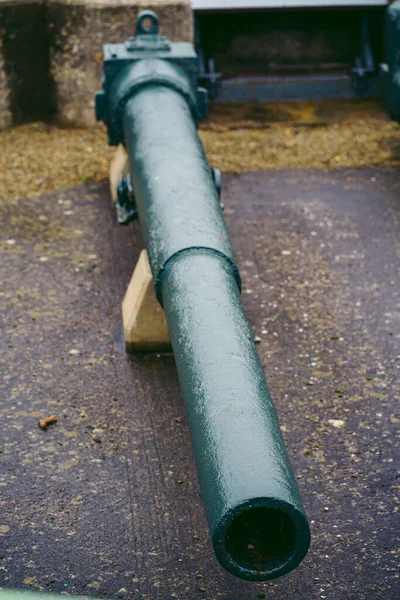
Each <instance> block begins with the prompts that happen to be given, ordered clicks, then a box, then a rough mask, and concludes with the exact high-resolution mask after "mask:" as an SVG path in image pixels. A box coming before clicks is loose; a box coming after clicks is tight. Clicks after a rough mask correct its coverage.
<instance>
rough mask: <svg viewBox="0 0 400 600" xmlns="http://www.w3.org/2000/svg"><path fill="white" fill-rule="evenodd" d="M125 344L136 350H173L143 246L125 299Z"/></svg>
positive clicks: (123, 310) (128, 348)
mask: <svg viewBox="0 0 400 600" xmlns="http://www.w3.org/2000/svg"><path fill="white" fill-rule="evenodd" d="M122 319H123V323H124V335H125V347H126V351H127V352H129V353H133V352H157V351H158V352H171V342H170V339H169V333H168V326H167V320H166V318H165V313H164V311H163V309H162V308H161V306H160V304H159V302H158V300H157V298H156V293H155V289H154V284H153V277H152V274H151V270H150V265H149V259H148V257H147V252H146V250H142V252H141V253H140V257H139V260H138V262H137V264H136V267H135V270H134V272H133V275H132V279H131V281H130V283H129V285H128V289H127V291H126V294H125V298H124V300H123V302H122Z"/></svg>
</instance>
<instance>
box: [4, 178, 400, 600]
mask: <svg viewBox="0 0 400 600" xmlns="http://www.w3.org/2000/svg"><path fill="white" fill-rule="evenodd" d="M399 193H400V175H399V173H398V172H397V171H394V170H392V171H390V170H383V169H381V170H378V169H361V170H335V171H330V172H328V171H326V172H324V171H299V170H297V171H295V170H293V171H274V172H265V173H257V174H244V175H226V176H224V202H225V206H226V211H225V215H226V219H227V223H228V228H229V230H230V232H231V235H232V239H233V244H234V247H235V250H236V253H237V258H238V262H239V266H240V268H241V273H242V277H243V281H244V289H243V299H244V303H245V306H246V310H247V313H248V316H249V319H250V322H251V324H252V326H253V328H254V333H255V335H256V336H259V337H260V338H261V342H260V343H259V345H258V349H259V352H260V356H261V359H262V362H263V365H264V367H265V372H266V375H267V379H268V381H269V384H270V387H271V391H272V395H273V398H274V402H275V406H276V408H277V411H278V415H279V418H280V423H281V426H282V430H283V432H284V436H285V438H286V440H287V445H288V450H289V454H290V456H291V458H292V461H293V465H294V468H295V472H296V474H297V477H298V482H299V486H300V489H301V492H302V495H303V499H304V503H305V507H306V510H307V512H308V515H309V518H310V521H311V529H312V546H311V549H310V552H309V554H308V556H307V558H306V559H305V560H304V562H303V563H302V565H301V566H300V567H299V568H298V569H297V570H296V571H295V572H293V573H291V574H290V575H287V576H285V577H284V578H282V579H281V580H278V581H274V582H270V583H268V584H253V583H248V582H243V581H240V580H237V579H235V578H233V577H232V576H230V575H229V574H227V573H225V572H224V571H223V570H222V569H221V568H220V567H219V565H218V563H217V561H216V559H215V558H214V556H213V552H212V548H211V544H210V540H209V538H208V533H207V526H206V521H205V517H204V514H203V507H202V503H201V498H200V493H199V488H198V482H197V477H196V472H195V467H194V461H193V458H192V454H191V448H190V438H189V433H188V430H187V426H186V422H185V416H184V409H183V406H182V401H181V398H180V395H179V387H178V381H177V376H176V371H175V367H174V361H173V357H172V356H169V355H162V356H160V355H147V356H146V355H143V356H132V357H127V356H126V355H125V352H124V345H123V338H122V328H121V317H120V302H121V300H122V297H123V294H124V291H125V288H126V285H127V283H128V281H129V278H130V275H131V272H132V269H133V267H134V264H135V261H136V259H137V257H138V254H139V251H140V249H141V247H142V242H141V239H140V233H139V226H138V224H134V225H132V226H130V227H128V228H125V229H124V228H120V227H119V226H118V225H117V224H116V222H115V218H114V216H113V214H112V211H111V208H110V200H109V194H108V189H107V185H106V184H92V185H87V186H82V187H80V188H75V189H72V190H68V191H62V192H57V193H54V194H51V195H47V196H45V197H41V198H39V197H38V198H33V199H30V200H29V201H23V200H20V201H18V202H15V203H13V204H9V205H7V206H2V207H1V208H2V211H3V222H4V224H5V227H3V241H2V242H1V248H2V250H3V255H4V258H3V260H2V265H1V270H2V280H3V281H2V289H3V291H2V295H3V306H4V307H5V317H6V318H5V320H4V321H3V324H2V336H1V341H2V345H3V354H2V356H3V361H4V376H3V379H2V383H1V397H0V417H1V418H0V435H1V437H0V586H4V587H5V588H11V587H13V588H17V587H20V588H21V587H22V588H30V589H36V590H47V591H53V592H64V593H71V594H78V593H79V594H84V595H90V596H97V597H108V598H122V599H130V598H132V599H136V598H138V599H139V598H147V599H149V600H150V599H152V600H164V599H169V598H178V599H186V598H188V599H189V598H190V599H192V598H204V599H207V600H213V599H217V598H218V599H219V598H222V599H226V600H247V599H256V598H264V597H266V598H273V599H275V600H284V599H285V600H286V599H288V598H290V599H291V600H305V599H307V600H320V599H321V600H325V599H326V600H363V599H365V600H367V599H368V600H372V599H379V600H394V599H395V598H398V597H400V585H399V580H398V578H397V577H398V558H399V552H398V550H399V544H398V538H396V531H397V532H398V505H396V463H395V433H396V430H398V424H399V422H400V421H399V419H400V415H399V412H398V408H399V402H398V400H399V387H398V385H397V388H396V382H398V378H399V372H400V371H399V368H400V322H399V321H400V310H399V309H400V275H399V254H400V242H399V240H400V237H399V236H400V200H399ZM396 411H397V413H396ZM51 414H56V415H57V416H58V423H57V424H56V425H54V426H51V427H49V428H48V429H47V430H46V431H42V430H40V429H39V428H38V425H37V421H38V418H39V417H45V416H49V415H51ZM397 481H398V480H397ZM397 490H398V484H397Z"/></svg>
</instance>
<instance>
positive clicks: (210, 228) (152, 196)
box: [124, 67, 240, 303]
mask: <svg viewBox="0 0 400 600" xmlns="http://www.w3.org/2000/svg"><path fill="white" fill-rule="evenodd" d="M133 68H135V67H133ZM130 74H131V72H130V71H127V76H130ZM124 130H125V143H126V147H127V150H128V154H129V157H130V162H131V166H132V168H131V173H132V181H133V187H134V190H135V198H136V205H137V208H138V211H139V217H140V222H141V226H142V230H143V233H144V237H145V242H146V247H147V251H148V254H149V261H150V265H151V268H152V272H153V278H154V281H155V286H156V291H157V296H158V298H159V300H160V302H161V303H162V302H163V300H162V295H161V293H160V285H161V279H162V275H163V272H164V270H165V268H166V266H167V265H168V263H169V261H170V260H173V259H176V257H177V255H179V254H180V253H181V252H185V251H186V252H187V251H188V249H190V248H194V249H197V248H208V249H209V251H212V252H215V253H217V254H219V255H221V257H222V258H223V260H225V261H227V262H228V263H229V264H230V266H231V270H232V273H233V275H234V277H235V279H236V281H237V283H238V285H240V277H239V272H238V270H237V267H236V262H235V258H234V255H233V250H232V246H231V243H230V240H229V234H228V232H227V229H226V225H225V221H224V219H223V216H222V211H221V207H220V203H219V196H218V191H217V189H216V186H215V184H214V181H213V176H212V172H211V170H210V167H209V165H208V162H207V159H206V156H205V154H204V150H203V147H202V145H201V142H200V139H199V136H198V135H197V131H196V126H195V123H194V121H193V117H192V112H191V110H190V104H189V103H188V101H187V99H186V97H185V95H184V94H183V93H180V92H179V91H177V90H175V89H172V88H170V87H166V86H164V85H159V84H158V83H155V84H153V85H146V86H144V87H143V88H141V89H139V90H138V92H137V93H135V94H134V95H133V96H132V98H131V99H130V100H129V101H128V102H127V104H126V106H125V116H124ZM149 140H151V142H150V143H149Z"/></svg>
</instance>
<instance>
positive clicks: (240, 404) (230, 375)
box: [162, 250, 310, 580]
mask: <svg viewBox="0 0 400 600" xmlns="http://www.w3.org/2000/svg"><path fill="white" fill-rule="evenodd" d="M162 297H163V300H164V307H165V313H166V316H167V321H168V327H169V331H170V337H171V344H172V347H173V350H174V356H175V361H176V366H177V370H178V374H179V381H180V385H181V392H182V396H183V399H184V402H185V408H186V413H187V418H188V422H189V427H190V432H191V439H192V444H193V451H194V456H195V460H196V465H197V470H198V474H199V479H200V486H201V489H202V495H203V501H204V504H205V508H206V513H207V517H208V522H209V527H210V532H211V537H212V540H213V545H214V549H215V552H216V554H217V557H218V559H219V561H220V562H221V564H222V565H223V566H224V567H225V568H226V569H228V570H229V571H231V572H232V573H234V574H235V575H239V576H241V577H243V578H245V579H254V580H256V579H258V580H265V579H269V578H271V579H272V578H273V577H276V576H278V575H283V574H284V573H286V572H288V571H290V570H292V569H293V568H295V567H296V566H297V565H298V564H299V563H300V561H301V560H302V559H303V558H304V555H305V554H306V552H307V550H308V546H309V537H310V534H309V526H308V522H307V518H306V516H305V514H304V509H303V506H302V503H301V499H300V496H299V493H298V490H297V486H296V483H295V480H294V477H293V472H292V468H291V465H290V463H289V459H288V457H287V454H286V450H285V447H284V442H283V438H282V434H281V431H280V429H279V424H278V420H277V416H276V412H275V409H274V407H273V404H272V401H271V397H270V394H269V390H268V388H267V384H266V381H265V375H264V372H263V369H262V365H261V363H260V359H259V357H258V354H257V351H256V347H255V343H254V340H253V333H252V331H251V328H250V326H249V323H248V321H247V319H246V316H245V314H244V310H243V305H242V302H241V299H240V294H239V290H238V287H237V284H236V281H235V279H234V277H233V276H232V270H231V269H230V268H229V265H228V264H227V263H226V262H225V261H224V260H223V259H221V257H220V256H217V255H215V254H212V253H210V252H209V251H207V250H198V251H196V250H192V251H190V252H186V253H183V254H181V255H180V256H179V257H177V259H176V260H174V261H173V262H172V264H171V266H170V267H169V268H168V270H167V272H166V274H165V276H164V278H163V284H162ZM267 507H268V508H270V509H272V510H271V512H270V513H268V511H265V510H255V511H254V509H262V508H264V509H265V508H267ZM252 509H253V510H252ZM280 511H282V512H280ZM250 514H252V515H255V517H256V518H255V521H257V523H256V524H254V525H253V526H250V525H249V524H248V523H247V522H246V525H245V526H244V527H243V528H242V529H241V530H240V531H239V532H238V533H237V534H236V535H235V533H234V529H233V527H234V523H235V522H237V520H238V519H240V518H242V519H246V516H247V515H250ZM269 514H270V515H271V517H273V520H274V521H275V523H276V522H278V523H279V520H280V516H283V515H288V516H289V519H290V520H291V522H292V523H293V526H292V523H289V524H288V526H287V527H285V526H284V525H283V524H282V527H280V528H278V529H276V528H275V527H274V526H273V524H272V523H271V522H269V523H268V524H267V523H266V521H267V517H268V515H269ZM240 515H242V517H240ZM283 518H285V517H283ZM268 525H269V527H268ZM289 529H290V531H289ZM294 530H295V531H294Z"/></svg>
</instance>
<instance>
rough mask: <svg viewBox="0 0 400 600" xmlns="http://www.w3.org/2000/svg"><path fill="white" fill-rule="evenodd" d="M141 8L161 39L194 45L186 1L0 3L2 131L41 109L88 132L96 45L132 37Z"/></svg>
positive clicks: (98, 67) (97, 64) (97, 72)
mask: <svg viewBox="0 0 400 600" xmlns="http://www.w3.org/2000/svg"><path fill="white" fill-rule="evenodd" d="M146 8H148V9H152V10H154V11H155V12H156V13H157V15H158V17H159V20H160V29H161V33H162V34H164V35H166V36H167V37H169V38H170V39H171V40H173V41H192V39H193V14H192V10H191V7H190V0H148V1H146V0H0V23H2V25H0V127H2V128H3V127H7V126H8V125H10V124H11V123H17V122H20V121H22V120H29V119H35V118H42V116H43V115H41V114H40V110H39V109H42V112H46V113H47V115H48V116H51V115H52V113H53V118H54V119H55V120H56V121H57V122H58V123H59V124H60V125H63V126H68V127H88V126H91V125H94V123H95V117H94V93H95V91H96V90H97V89H99V88H100V87H101V71H102V54H101V48H102V45H103V44H104V43H113V42H121V41H123V40H125V39H126V38H128V37H129V36H131V35H133V33H134V28H135V22H136V16H137V14H138V12H139V11H140V10H143V9H146ZM42 38H43V39H42ZM14 41H15V43H13V42H14ZM42 41H43V43H42ZM44 48H45V50H44ZM6 49H7V52H6V51H5V50H6ZM27 49H28V51H26V50H27ZM36 105H37V107H36ZM36 108H37V109H36Z"/></svg>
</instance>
